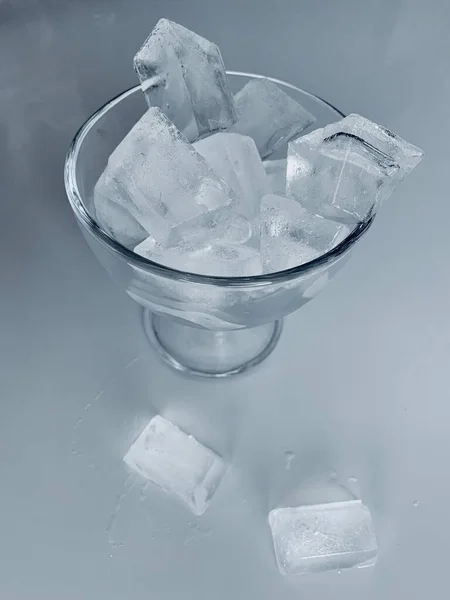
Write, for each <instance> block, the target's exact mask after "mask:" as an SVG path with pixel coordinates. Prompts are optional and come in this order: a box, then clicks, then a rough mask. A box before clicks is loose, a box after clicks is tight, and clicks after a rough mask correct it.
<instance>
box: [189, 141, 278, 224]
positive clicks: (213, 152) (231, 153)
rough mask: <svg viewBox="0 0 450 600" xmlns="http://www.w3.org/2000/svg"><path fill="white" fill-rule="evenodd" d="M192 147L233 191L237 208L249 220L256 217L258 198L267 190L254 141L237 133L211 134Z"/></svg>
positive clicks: (267, 191) (266, 181) (266, 182)
mask: <svg viewBox="0 0 450 600" xmlns="http://www.w3.org/2000/svg"><path fill="white" fill-rule="evenodd" d="M194 148H195V149H196V150H197V152H199V153H200V154H201V155H202V156H203V157H204V158H205V159H206V161H207V162H208V163H209V165H210V166H211V167H212V169H213V171H214V172H215V173H216V174H217V175H219V177H221V178H222V179H223V180H224V181H226V183H228V185H229V186H230V188H231V189H232V190H234V192H235V193H236V196H237V205H236V208H237V211H238V212H239V213H240V214H242V215H244V216H246V217H247V218H248V219H250V220H251V221H252V220H253V219H255V218H257V217H259V205H260V202H261V198H262V197H263V196H264V195H265V194H268V193H269V191H270V190H269V182H268V179H267V176H266V173H265V171H264V167H263V164H262V162H261V158H260V156H259V153H258V150H257V148H256V145H255V142H254V141H253V140H252V139H251V138H250V137H248V136H244V135H239V134H237V133H215V134H214V135H211V136H209V137H207V138H204V139H202V140H199V141H198V142H196V143H195V144H194Z"/></svg>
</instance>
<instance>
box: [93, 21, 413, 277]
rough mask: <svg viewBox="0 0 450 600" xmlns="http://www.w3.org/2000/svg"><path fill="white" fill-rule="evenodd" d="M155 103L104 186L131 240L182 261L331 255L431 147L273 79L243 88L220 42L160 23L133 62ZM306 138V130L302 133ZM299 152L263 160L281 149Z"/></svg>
mask: <svg viewBox="0 0 450 600" xmlns="http://www.w3.org/2000/svg"><path fill="white" fill-rule="evenodd" d="M134 67H135V70H136V73H137V74H138V77H139V80H140V82H141V86H142V90H143V93H144V95H145V98H146V100H147V103H148V105H149V108H148V110H147V111H146V113H145V114H144V115H143V116H142V118H141V119H140V120H139V121H138V122H137V123H136V125H135V126H134V127H133V128H132V129H131V131H130V132H129V133H128V134H127V135H126V137H125V138H124V139H123V141H122V142H121V143H120V144H119V146H118V147H117V148H116V149H115V150H114V152H113V153H112V154H111V156H110V157H109V160H108V164H107V166H106V168H105V170H104V172H103V173H102V175H101V176H100V178H99V180H98V182H97V184H96V187H95V190H94V205H95V208H96V213H97V218H98V221H99V222H100V224H101V225H102V227H103V228H104V229H106V230H107V231H108V233H109V234H110V235H111V236H112V237H114V238H115V239H116V240H117V241H118V242H119V243H121V244H123V245H125V246H127V247H129V248H132V249H134V251H135V252H136V253H138V254H141V255H142V256H145V257H146V258H148V259H150V260H152V261H154V262H157V263H159V264H163V265H165V266H168V267H170V268H173V269H177V270H180V271H187V272H195V273H200V274H204V275H217V276H226V277H233V276H251V275H258V274H261V273H270V272H276V271H282V270H285V269H289V268H292V267H295V266H297V265H299V264H302V263H304V262H307V261H310V260H312V259H314V258H316V257H317V256H319V255H321V254H324V253H326V252H328V251H330V250H331V249H332V248H333V247H335V246H336V245H337V244H339V242H341V241H342V240H343V239H344V238H345V237H346V236H347V235H348V234H349V233H350V229H349V227H348V226H354V225H355V224H357V223H358V222H359V221H361V220H364V219H365V218H366V217H367V216H368V215H369V214H370V212H371V210H372V209H373V207H374V206H376V205H377V204H379V203H380V202H381V201H382V200H384V199H385V198H386V197H388V196H389V195H390V194H391V193H392V192H393V190H394V188H395V186H396V185H397V184H398V183H399V182H400V181H401V180H402V179H403V178H404V177H405V175H407V174H408V173H409V172H410V171H411V170H412V169H413V168H414V167H415V165H416V164H417V163H418V162H419V160H420V158H421V156H422V153H421V151H420V150H419V149H418V148H416V147H415V146H412V145H411V144H408V143H407V142H405V141H404V140H402V139H400V138H398V137H397V136H394V135H393V134H392V133H390V132H389V131H387V130H386V129H384V128H382V127H379V126H378V125H376V124H375V123H372V122H371V121H368V120H367V119H364V118H363V117H359V116H357V115H350V116H349V117H347V118H345V119H343V120H341V121H339V122H337V123H333V124H332V125H328V126H327V127H325V128H323V129H317V130H315V131H312V132H311V133H309V134H307V135H303V136H300V134H302V132H304V131H305V130H306V129H307V128H308V127H310V126H311V125H312V124H313V123H314V121H315V117H314V116H313V115H311V114H310V113H309V112H308V111H307V110H306V109H305V108H304V107H302V106H301V105H300V104H299V103H298V102H297V101H296V100H294V99H293V98H292V97H291V96H290V95H289V94H287V93H286V92H285V91H283V90H282V89H281V88H280V87H279V86H278V85H277V84H275V83H274V82H273V81H270V80H268V79H264V78H254V79H252V80H250V81H249V82H248V83H247V84H246V85H245V86H244V87H243V89H241V90H240V91H239V92H238V93H237V94H236V95H235V96H234V97H233V94H232V92H231V90H230V87H229V84H228V80H227V75H226V72H225V68H224V64H223V61H222V57H221V54H220V51H219V49H218V47H217V46H216V45H215V44H213V43H211V42H209V41H208V40H206V39H204V38H202V37H200V36H199V35H197V34H195V33H193V32H191V31H189V30H188V29H186V28H185V27H182V26H181V25H178V24H177V23H173V22H171V21H168V20H167V19H161V20H160V21H159V22H158V24H157V25H156V27H155V28H154V30H153V31H152V33H151V34H150V36H149V37H148V38H147V40H146V41H145V42H144V44H143V46H142V47H141V49H140V50H139V52H138V53H137V54H136V56H135V58H134ZM299 136H300V137H299ZM283 146H284V147H285V148H287V160H275V161H271V160H264V159H266V158H267V157H268V156H270V155H271V154H272V153H274V152H275V151H277V150H279V149H280V148H282V147H283Z"/></svg>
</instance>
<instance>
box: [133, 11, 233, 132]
mask: <svg viewBox="0 0 450 600" xmlns="http://www.w3.org/2000/svg"><path fill="white" fill-rule="evenodd" d="M134 68H135V70H136V73H137V75H138V77H139V80H140V82H141V85H142V89H143V91H144V94H145V97H146V100H147V103H148V104H149V106H158V107H159V108H160V109H161V110H162V111H163V112H164V113H165V114H166V115H167V116H168V117H169V119H170V120H171V121H172V122H173V123H175V125H176V126H177V127H178V129H179V130H180V131H182V132H183V133H184V135H185V136H186V137H187V138H188V140H189V141H193V140H195V139H197V138H198V137H199V135H204V134H206V133H208V132H210V131H215V130H217V129H226V128H227V127H229V126H231V125H232V124H233V123H234V122H235V121H236V118H237V117H236V109H235V105H234V100H233V95H232V93H231V91H230V89H229V85H228V80H227V76H226V73H225V67H224V64H223V60H222V56H221V54H220V50H219V48H218V47H217V46H216V45H215V44H213V43H211V42H209V41H208V40H206V39H205V38H203V37H201V36H199V35H197V34H196V33H194V32H193V31H190V30H189V29H186V28H185V27H183V26H182V25H179V24H178V23H174V22H173V21H169V20H168V19H161V20H160V21H158V23H157V25H156V27H155V28H154V29H153V31H152V32H151V34H150V35H149V37H148V38H147V39H146V41H145V42H144V44H143V45H142V47H141V49H140V50H139V52H138V53H137V54H136V56H135V57H134Z"/></svg>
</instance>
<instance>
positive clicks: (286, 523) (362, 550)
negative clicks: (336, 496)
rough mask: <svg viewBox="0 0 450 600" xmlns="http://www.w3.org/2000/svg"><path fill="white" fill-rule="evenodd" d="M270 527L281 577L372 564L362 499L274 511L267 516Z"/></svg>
mask: <svg viewBox="0 0 450 600" xmlns="http://www.w3.org/2000/svg"><path fill="white" fill-rule="evenodd" d="M269 525H270V529H271V531H272V538H273V544H274V549H275V556H276V561H277V565H278V568H279V570H280V572H281V573H282V574H283V575H293V574H304V573H311V572H314V571H328V570H332V569H344V568H349V567H354V566H368V564H371V563H372V564H373V562H375V558H376V554H377V549H378V546H377V540H376V536H375V530H374V527H373V524H372V518H371V516H370V512H369V510H368V508H367V507H365V506H364V505H363V504H362V502H361V500H348V501H343V502H333V503H329V504H313V505H310V506H298V507H295V508H276V509H274V510H272V511H271V512H270V513H269Z"/></svg>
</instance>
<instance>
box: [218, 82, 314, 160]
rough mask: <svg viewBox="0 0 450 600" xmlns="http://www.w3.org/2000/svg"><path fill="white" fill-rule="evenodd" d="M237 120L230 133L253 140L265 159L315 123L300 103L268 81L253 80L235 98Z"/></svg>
mask: <svg viewBox="0 0 450 600" xmlns="http://www.w3.org/2000/svg"><path fill="white" fill-rule="evenodd" d="M234 100H235V103H236V110H237V116H238V121H237V123H235V124H234V125H233V126H232V127H231V128H230V131H232V132H235V133H241V134H242V135H249V136H250V137H252V138H253V139H254V140H255V142H256V146H257V148H258V151H259V153H260V155H261V156H262V158H265V157H266V156H269V155H270V154H272V153H273V152H275V151H276V150H277V149H278V148H279V147H280V146H281V145H282V144H285V143H287V142H288V141H289V140H290V139H292V138H293V137H295V136H296V135H299V134H300V133H301V132H302V131H303V130H304V129H306V128H307V127H309V126H310V125H312V124H313V123H314V122H315V120H316V119H315V117H314V116H313V115H311V114H310V113H309V112H308V111H307V110H306V109H305V108H303V106H301V104H299V103H298V102H296V101H295V100H294V99H293V98H292V97H291V96H289V95H288V94H286V92H284V91H283V90H282V89H281V88H280V87H278V86H277V84H276V83H273V82H272V81H270V80H269V79H252V80H251V81H249V82H248V83H247V84H246V85H245V86H244V87H243V88H242V90H240V92H238V93H237V94H236V95H235V97H234Z"/></svg>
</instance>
